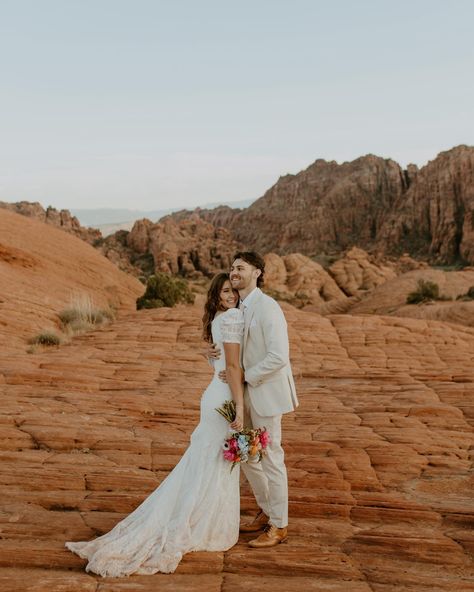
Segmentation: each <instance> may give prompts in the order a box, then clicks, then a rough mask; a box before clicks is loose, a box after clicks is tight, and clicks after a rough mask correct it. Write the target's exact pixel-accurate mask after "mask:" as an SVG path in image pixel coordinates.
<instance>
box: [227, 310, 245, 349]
mask: <svg viewBox="0 0 474 592" xmlns="http://www.w3.org/2000/svg"><path fill="white" fill-rule="evenodd" d="M221 332H222V341H223V342H225V343H240V342H241V339H242V335H243V334H244V315H243V313H242V311H240V310H239V309H238V308H230V309H229V310H228V311H226V312H225V313H223V315H222V318H221Z"/></svg>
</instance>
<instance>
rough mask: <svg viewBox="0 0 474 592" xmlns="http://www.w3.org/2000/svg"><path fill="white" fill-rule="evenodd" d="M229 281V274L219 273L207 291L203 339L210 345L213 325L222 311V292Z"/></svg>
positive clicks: (203, 319)
mask: <svg viewBox="0 0 474 592" xmlns="http://www.w3.org/2000/svg"><path fill="white" fill-rule="evenodd" d="M227 281H229V274H228V273H218V274H217V275H215V276H214V277H213V278H212V282H211V285H210V286H209V290H208V291H207V300H206V304H205V305H204V314H203V316H202V337H203V339H204V340H205V341H208V342H209V343H212V332H211V324H212V321H213V320H214V317H215V316H216V314H217V312H218V311H219V310H222V308H221V307H220V299H221V291H222V288H223V286H224V284H225V283H226V282H227Z"/></svg>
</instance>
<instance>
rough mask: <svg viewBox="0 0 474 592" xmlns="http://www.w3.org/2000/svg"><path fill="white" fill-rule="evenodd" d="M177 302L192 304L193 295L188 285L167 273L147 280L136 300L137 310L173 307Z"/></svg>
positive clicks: (158, 274)
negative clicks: (143, 289) (144, 287)
mask: <svg viewBox="0 0 474 592" xmlns="http://www.w3.org/2000/svg"><path fill="white" fill-rule="evenodd" d="M178 302H184V303H187V304H192V303H193V302H194V294H193V293H192V292H191V290H190V289H189V286H188V284H187V283H186V282H185V281H184V280H182V279H179V278H177V277H174V276H172V275H169V274H167V273H157V274H155V275H152V276H150V277H149V278H148V281H147V284H146V290H145V293H144V294H143V296H140V298H137V310H140V309H141V308H160V307H161V306H170V307H171V306H175V305H176V304H178Z"/></svg>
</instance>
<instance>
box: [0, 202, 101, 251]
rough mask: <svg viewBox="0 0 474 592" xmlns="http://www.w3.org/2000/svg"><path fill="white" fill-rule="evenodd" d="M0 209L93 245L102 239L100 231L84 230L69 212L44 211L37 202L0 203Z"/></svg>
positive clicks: (47, 209)
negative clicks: (38, 222)
mask: <svg viewBox="0 0 474 592" xmlns="http://www.w3.org/2000/svg"><path fill="white" fill-rule="evenodd" d="M0 208H3V209H6V210H10V211H12V212H16V213H17V214H22V215H23V216H28V217H30V218H35V219H36V220H40V221H41V222H45V223H46V224H51V225H52V226H56V227H57V228H61V230H65V231H66V232H69V233H70V234H74V235H75V236H77V237H78V238H80V239H82V240H84V241H86V242H88V243H90V244H94V243H96V242H97V241H99V240H100V239H101V238H102V234H101V232H100V230H97V229H96V228H85V227H84V226H81V224H80V222H79V220H78V219H77V218H76V217H75V216H72V215H71V212H69V210H60V211H58V210H56V209H55V208H52V207H51V206H49V207H47V208H46V210H45V209H44V208H43V206H42V205H41V204H40V203H38V202H33V203H32V202H28V201H19V202H16V203H7V202H3V201H0Z"/></svg>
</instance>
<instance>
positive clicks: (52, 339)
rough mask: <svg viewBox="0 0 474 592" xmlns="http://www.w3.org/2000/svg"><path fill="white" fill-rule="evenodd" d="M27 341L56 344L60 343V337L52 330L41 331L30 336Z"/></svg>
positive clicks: (32, 343) (47, 344)
mask: <svg viewBox="0 0 474 592" xmlns="http://www.w3.org/2000/svg"><path fill="white" fill-rule="evenodd" d="M28 343H29V344H30V345H46V346H53V345H56V346H57V345H60V344H61V338H60V337H59V335H57V334H56V333H55V332H54V331H42V332H41V333H38V335H35V336H34V337H32V338H31V339H30V340H29V342H28Z"/></svg>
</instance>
